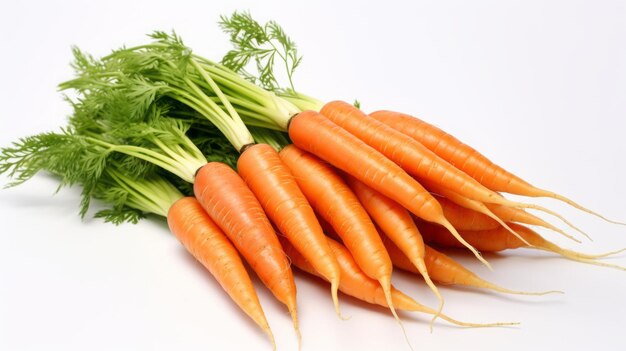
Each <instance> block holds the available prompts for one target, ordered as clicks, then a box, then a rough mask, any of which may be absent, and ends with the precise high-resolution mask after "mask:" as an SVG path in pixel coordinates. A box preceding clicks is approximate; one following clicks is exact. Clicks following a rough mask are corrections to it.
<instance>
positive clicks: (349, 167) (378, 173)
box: [289, 111, 443, 222]
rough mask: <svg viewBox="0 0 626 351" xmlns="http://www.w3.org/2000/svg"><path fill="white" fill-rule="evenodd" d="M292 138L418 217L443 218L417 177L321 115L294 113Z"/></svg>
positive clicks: (299, 145) (306, 112) (297, 143)
mask: <svg viewBox="0 0 626 351" xmlns="http://www.w3.org/2000/svg"><path fill="white" fill-rule="evenodd" d="M289 137H290V138H291V140H292V141H293V143H294V145H296V146H297V147H298V148H300V149H302V150H305V151H307V152H310V153H312V154H314V155H315V156H317V157H319V158H321V159H323V160H324V161H326V162H328V163H330V164H332V165H333V166H335V167H337V168H339V169H341V170H342V171H344V172H346V173H348V174H350V175H352V176H353V177H355V178H357V179H358V180H360V181H361V182H363V183H365V184H367V185H368V186H369V187H371V188H372V189H375V190H377V191H379V192H381V193H382V194H384V195H386V196H387V197H389V198H392V199H394V200H396V201H397V202H398V203H400V204H401V205H402V206H404V207H405V208H407V209H408V210H409V211H411V212H412V213H414V214H415V215H416V216H418V217H420V218H422V219H424V220H427V221H431V222H438V221H440V220H442V218H441V216H443V214H442V213H441V207H440V206H439V204H438V203H437V201H436V200H435V199H433V198H432V196H431V195H430V194H429V193H428V191H426V190H425V189H424V188H423V187H422V186H421V185H420V184H419V183H418V182H417V181H416V180H415V179H413V178H412V177H411V176H410V175H408V174H407V173H406V172H404V170H402V168H400V167H399V166H398V165H396V164H395V163H393V162H392V161H391V160H389V159H388V158H386V157H385V156H384V155H382V154H381V153H380V152H378V151H376V150H375V149H373V148H372V147H370V146H368V145H367V144H365V143H364V142H363V141H361V140H359V139H358V138H357V137H355V136H354V135H352V134H350V133H349V132H347V131H346V130H344V129H343V128H341V127H339V126H338V125H336V124H335V123H333V122H331V121H330V120H329V119H327V118H325V117H324V116H322V115H321V114H319V113H317V112H313V111H304V112H301V113H300V114H298V115H297V116H295V117H294V118H293V119H292V120H291V124H290V127H289ZM292 171H293V170H292Z"/></svg>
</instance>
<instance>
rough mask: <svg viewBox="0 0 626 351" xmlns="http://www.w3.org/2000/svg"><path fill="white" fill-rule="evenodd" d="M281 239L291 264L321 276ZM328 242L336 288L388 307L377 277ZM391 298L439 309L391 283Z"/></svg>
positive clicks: (401, 304)
mask: <svg viewBox="0 0 626 351" xmlns="http://www.w3.org/2000/svg"><path fill="white" fill-rule="evenodd" d="M281 243H282V244H283V248H284V250H285V252H286V253H287V255H289V257H290V258H291V260H292V262H293V264H294V266H296V267H298V268H299V269H301V270H303V271H305V272H307V273H309V274H312V275H315V276H318V277H320V278H323V276H321V275H320V274H319V273H318V272H316V271H315V269H314V268H313V266H312V265H311V264H310V263H309V262H308V261H307V260H306V259H305V258H304V257H303V256H302V255H301V254H300V253H299V252H298V251H297V250H295V248H294V247H293V246H292V245H291V244H290V243H289V242H288V241H287V240H284V239H281ZM328 243H329V244H330V247H331V249H332V250H333V252H334V254H335V256H337V261H338V262H339V267H340V268H341V282H340V283H339V290H340V291H341V292H343V293H344V294H346V295H349V296H352V297H355V298H357V299H359V300H361V301H365V302H368V303H371V304H376V305H379V306H382V307H386V308H388V307H389V304H388V299H387V297H386V295H385V293H384V291H383V289H382V287H381V286H380V284H379V283H378V282H377V281H376V280H374V279H372V278H370V277H368V276H367V275H366V274H365V273H363V271H362V270H361V269H360V268H359V265H358V264H357V263H356V262H355V261H354V259H353V258H352V256H351V255H350V252H349V251H348V249H346V248H345V247H344V246H343V245H341V244H340V243H338V242H336V241H334V240H332V239H330V238H329V239H328ZM391 298H392V301H393V304H394V306H396V307H397V308H398V309H400V310H404V311H411V312H422V313H427V314H432V315H435V314H437V313H438V312H437V311H435V310H434V309H431V308H429V307H426V306H424V305H421V304H419V303H417V302H416V301H415V300H413V299H412V298H410V297H409V296H407V295H405V294H404V293H402V292H401V291H399V290H397V289H395V288H394V287H393V286H391ZM440 317H441V318H442V319H444V320H445V321H447V322H450V323H453V324H456V325H460V326H466V327H490V326H503V325H513V324H517V323H490V324H477V323H466V322H460V321H458V320H455V319H453V318H451V317H449V316H447V315H445V314H440Z"/></svg>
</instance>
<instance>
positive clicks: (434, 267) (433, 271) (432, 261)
mask: <svg viewBox="0 0 626 351" xmlns="http://www.w3.org/2000/svg"><path fill="white" fill-rule="evenodd" d="M383 243H384V244H385V247H386V248H387V252H389V256H390V257H391V261H392V262H393V265H394V266H396V267H398V268H400V269H402V270H405V271H407V272H411V273H417V274H421V272H419V271H418V270H417V269H416V268H415V266H414V265H413V264H411V261H410V260H409V258H408V257H406V255H404V253H402V251H401V250H400V249H399V248H398V247H397V246H396V245H395V244H394V243H393V242H392V241H391V240H390V239H389V238H383ZM424 262H425V263H426V268H427V269H428V273H429V274H430V276H431V278H432V279H433V280H435V281H437V282H439V283H441V284H446V285H462V286H468V287H473V288H483V289H490V290H493V291H498V292H502V293H507V294H517V295H545V294H549V293H560V291H543V292H526V291H517V290H511V289H507V288H504V287H501V286H499V285H496V284H493V283H491V282H488V281H486V280H484V279H482V278H480V277H479V276H477V275H476V274H474V273H473V272H472V271H470V270H469V269H467V268H465V267H463V266H462V265H461V264H460V263H458V262H456V261H455V260H453V259H452V258H450V257H448V256H447V255H444V254H443V253H441V252H439V251H437V250H435V249H433V248H432V247H430V246H426V256H425V258H424Z"/></svg>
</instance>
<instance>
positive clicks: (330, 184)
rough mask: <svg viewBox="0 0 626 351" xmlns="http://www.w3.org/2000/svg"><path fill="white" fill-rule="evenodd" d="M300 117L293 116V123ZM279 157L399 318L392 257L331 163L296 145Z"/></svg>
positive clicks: (289, 146) (286, 148)
mask: <svg viewBox="0 0 626 351" xmlns="http://www.w3.org/2000/svg"><path fill="white" fill-rule="evenodd" d="M300 120H301V119H300V118H299V117H298V118H296V119H295V120H294V121H293V122H292V125H293V123H297V122H298V121H300ZM302 120H304V119H302ZM280 158H281V159H282V160H283V162H284V163H285V164H286V165H287V167H289V169H290V170H291V172H292V173H293V175H294V176H295V178H296V181H297V182H298V186H299V187H300V189H301V190H302V192H303V193H304V195H305V196H306V198H307V199H308V200H309V202H310V204H311V206H313V208H314V209H315V211H316V212H317V214H319V215H320V216H321V217H322V218H323V219H324V220H326V221H327V222H328V223H330V225H331V226H332V227H333V228H334V230H335V231H336V232H337V234H339V236H340V237H341V239H342V240H343V242H344V244H345V245H346V247H347V248H348V250H350V253H351V254H352V255H353V257H354V259H355V261H356V262H357V263H358V265H359V267H361V269H362V270H363V272H364V273H365V274H367V276H369V277H370V278H372V279H375V280H377V281H378V282H379V283H380V285H381V286H382V288H383V291H384V292H385V296H386V297H387V302H388V304H389V308H390V310H391V313H392V314H393V315H394V317H395V318H396V320H398V322H400V319H399V318H398V316H397V314H396V311H395V309H394V307H393V301H392V300H391V271H392V264H391V259H390V258H389V255H388V254H387V251H385V247H384V245H383V243H382V241H381V239H380V236H379V235H378V232H377V231H376V228H375V227H374V224H373V223H372V220H371V219H370V217H369V216H368V214H367V212H366V211H365V209H363V207H362V206H361V204H360V203H359V200H358V199H357V197H356V195H354V193H353V192H352V190H350V188H349V187H348V186H347V185H346V183H344V181H343V180H342V179H341V177H340V176H339V175H338V174H337V173H336V172H335V171H334V170H333V169H332V168H331V167H330V165H328V164H326V163H324V162H322V161H321V160H320V159H318V158H317V157H315V156H313V155H311V154H309V153H307V152H305V151H303V150H300V149H298V148H297V147H296V146H295V145H288V146H287V147H285V148H283V149H282V150H281V151H280ZM400 325H401V326H402V324H400ZM403 330H404V328H403ZM405 335H406V334H405ZM407 341H408V340H407Z"/></svg>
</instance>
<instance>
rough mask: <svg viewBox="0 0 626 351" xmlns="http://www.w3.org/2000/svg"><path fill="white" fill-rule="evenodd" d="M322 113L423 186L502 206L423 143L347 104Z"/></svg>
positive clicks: (335, 104)
mask: <svg viewBox="0 0 626 351" xmlns="http://www.w3.org/2000/svg"><path fill="white" fill-rule="evenodd" d="M320 113H321V114H322V115H324V116H325V117H327V118H328V119H329V120H331V121H333V122H334V123H336V124H337V125H338V126H340V127H342V128H344V129H345V130H347V131H348V132H350V133H352V134H353V135H355V136H356V137H358V138H359V139H361V140H362V141H364V142H365V143H366V144H367V145H369V146H371V147H373V148H374V149H376V150H378V151H379V152H380V153H382V154H383V155H385V156H387V157H388V158H389V159H390V160H392V161H393V162H395V163H397V164H398V165H399V166H400V167H402V169H404V170H405V171H406V172H407V173H409V174H410V175H412V176H414V177H415V178H416V179H417V180H418V181H419V182H420V183H421V182H422V181H429V182H431V183H435V184H440V185H441V186H443V187H446V188H448V189H450V190H452V191H455V192H457V193H459V194H461V195H463V196H466V197H469V198H470V199H474V200H478V201H482V202H495V203H501V201H502V199H501V198H500V197H499V196H497V194H495V193H494V192H493V191H491V190H489V189H487V188H485V187H484V186H482V185H481V184H480V183H478V182H477V181H476V180H475V179H473V178H471V177H470V176H468V175H467V174H465V173H463V172H462V171H460V170H458V169H457V168H455V167H454V166H452V165H451V164H450V163H448V162H447V161H445V160H444V159H442V158H440V157H439V156H437V155H436V154H435V153H433V152H432V151H430V150H429V149H428V148H426V147H425V146H424V145H422V144H421V143H419V142H417V141H416V140H414V139H413V138H411V137H410V136H408V135H405V134H403V133H400V132H398V131H397V130H395V129H393V128H391V127H389V126H388V125H386V124H384V123H382V122H379V121H377V120H376V119H374V118H371V117H369V116H368V115H366V114H365V113H364V112H362V111H361V110H359V109H358V108H356V107H354V106H353V105H351V104H348V103H346V102H343V101H332V102H329V103H327V104H325V105H324V107H322V109H321V110H320Z"/></svg>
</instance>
